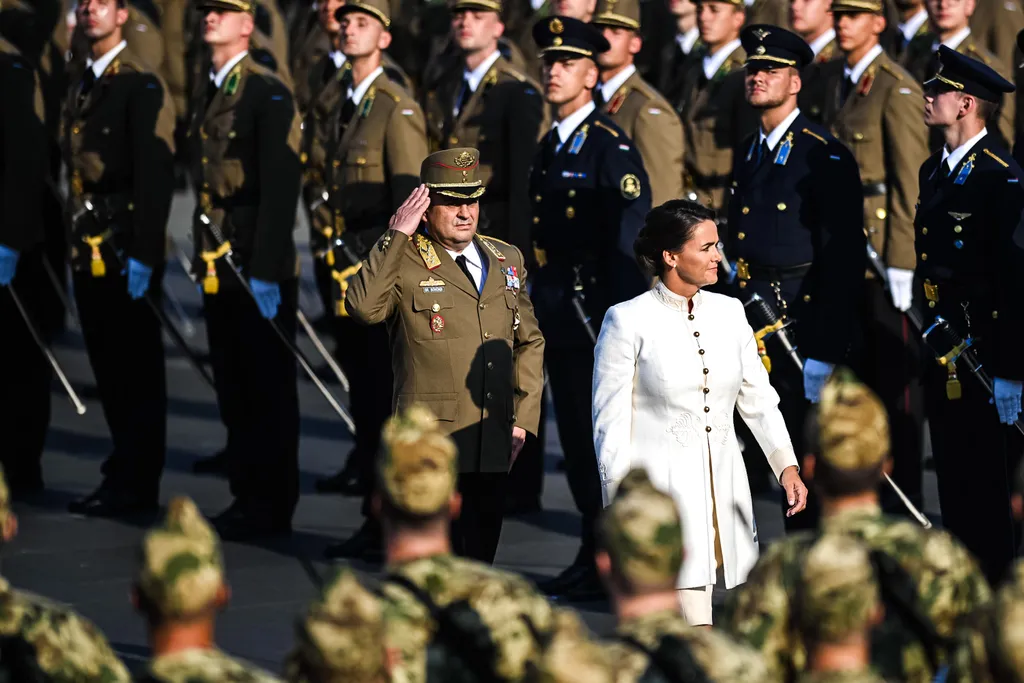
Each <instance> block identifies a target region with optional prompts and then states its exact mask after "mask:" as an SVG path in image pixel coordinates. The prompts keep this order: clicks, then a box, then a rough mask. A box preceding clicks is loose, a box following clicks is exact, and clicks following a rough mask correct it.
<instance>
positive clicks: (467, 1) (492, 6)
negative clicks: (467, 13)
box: [451, 0, 503, 14]
mask: <svg viewBox="0 0 1024 683" xmlns="http://www.w3.org/2000/svg"><path fill="white" fill-rule="evenodd" d="M463 9H475V10H484V11H485V12H487V11H490V12H497V13H498V14H501V12H502V9H503V8H502V6H501V2H499V1H498V0H455V2H453V3H452V5H451V10H452V12H458V11H459V10H463Z"/></svg>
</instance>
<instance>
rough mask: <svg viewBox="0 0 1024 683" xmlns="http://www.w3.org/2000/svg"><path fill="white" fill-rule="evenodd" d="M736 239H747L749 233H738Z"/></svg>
mask: <svg viewBox="0 0 1024 683" xmlns="http://www.w3.org/2000/svg"><path fill="white" fill-rule="evenodd" d="M736 239H738V240H745V239H747V233H745V232H740V233H736Z"/></svg>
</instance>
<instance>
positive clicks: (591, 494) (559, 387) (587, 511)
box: [544, 345, 601, 560]
mask: <svg viewBox="0 0 1024 683" xmlns="http://www.w3.org/2000/svg"><path fill="white" fill-rule="evenodd" d="M544 365H545V366H546V368H547V371H548V381H549V382H550V383H551V395H552V401H553V403H554V408H555V422H556V424H557V425H558V440H559V441H560V442H561V444H562V452H563V453H564V454H565V476H566V479H568V481H569V490H570V491H571V492H572V499H573V502H575V503H576V509H577V510H579V512H580V515H581V516H582V520H581V528H580V543H581V548H580V556H581V557H584V558H586V559H588V560H590V559H591V558H593V556H594V553H593V551H594V524H595V523H596V522H597V517H598V515H599V514H600V513H601V479H600V477H599V475H598V472H597V454H596V453H595V451H594V422H593V418H592V417H591V392H592V387H593V381H594V352H593V350H592V349H587V348H558V347H552V346H550V345H548V346H546V347H545V348H544Z"/></svg>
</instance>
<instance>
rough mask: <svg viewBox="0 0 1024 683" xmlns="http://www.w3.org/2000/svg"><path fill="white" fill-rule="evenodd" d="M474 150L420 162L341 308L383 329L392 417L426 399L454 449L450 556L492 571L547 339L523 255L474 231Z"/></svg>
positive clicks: (533, 413)
mask: <svg viewBox="0 0 1024 683" xmlns="http://www.w3.org/2000/svg"><path fill="white" fill-rule="evenodd" d="M479 154H480V153H479V152H478V151H477V150H475V149H472V148H456V149H451V150H447V151H443V152H436V153H434V154H431V155H430V156H428V157H427V158H426V159H424V160H423V165H422V167H421V170H420V177H421V178H422V179H423V182H424V184H423V185H421V186H420V187H418V188H416V190H414V191H413V193H412V194H411V195H410V196H409V198H408V199H407V200H406V201H405V203H403V204H402V206H401V207H399V209H398V211H397V212H396V213H395V215H394V216H393V217H392V218H391V222H390V224H389V229H388V230H387V231H386V232H385V233H384V235H383V236H382V237H381V238H380V239H379V240H378V241H377V244H376V246H374V247H373V248H372V249H371V250H370V252H369V255H368V257H367V259H366V260H364V261H363V262H362V266H361V268H360V270H359V272H358V273H356V275H355V276H354V277H353V278H352V279H351V281H350V282H351V286H350V287H349V289H348V298H347V300H346V304H347V308H348V312H349V314H350V315H352V317H353V318H355V319H356V320H357V321H359V322H361V323H363V324H366V325H375V324H378V323H386V325H387V329H388V334H389V336H390V339H391V358H392V361H391V365H392V368H393V369H394V372H395V399H396V400H395V404H396V405H395V407H396V409H402V408H404V407H406V406H407V405H409V404H410V403H412V402H415V401H422V402H423V403H425V404H426V405H428V406H429V407H430V408H431V409H432V410H433V411H434V413H435V414H436V415H437V419H438V421H439V422H438V429H440V430H442V431H443V432H444V433H445V434H450V435H451V438H452V439H453V440H454V442H455V444H457V445H458V473H459V476H458V488H459V494H460V496H461V500H462V509H463V515H462V517H461V518H460V519H459V521H458V522H457V523H456V524H455V526H454V529H453V532H452V534H453V542H454V547H455V551H456V552H457V553H458V554H459V555H462V556H464V557H469V558H472V559H475V560H479V561H481V562H485V563H490V562H492V561H493V560H494V554H495V552H496V550H497V548H498V539H499V537H500V535H501V524H502V514H503V512H504V496H505V484H506V479H507V476H508V471H509V469H511V467H512V464H513V463H514V462H515V459H516V456H517V455H518V454H519V450H520V449H521V448H522V446H523V442H524V441H525V439H526V433H527V431H529V432H530V433H533V434H535V433H536V431H537V425H538V422H539V419H540V402H541V392H542V390H543V374H544V373H543V366H542V359H543V357H544V355H543V354H544V338H543V337H542V336H541V333H540V329H539V328H538V327H537V320H536V318H535V317H534V314H533V304H532V303H531V301H530V296H529V294H528V293H527V273H526V268H525V265H524V259H523V255H522V253H521V252H520V251H519V250H518V249H516V248H515V247H513V246H511V245H508V244H505V243H504V242H501V241H499V240H495V239H494V238H491V237H483V236H481V235H479V234H477V222H478V220H479V211H480V205H479V203H478V201H479V199H480V197H481V196H482V195H483V194H484V192H485V189H484V187H483V181H482V180H480V178H479V177H478V175H477V173H478V166H479V163H480V157H479ZM452 457H454V456H452Z"/></svg>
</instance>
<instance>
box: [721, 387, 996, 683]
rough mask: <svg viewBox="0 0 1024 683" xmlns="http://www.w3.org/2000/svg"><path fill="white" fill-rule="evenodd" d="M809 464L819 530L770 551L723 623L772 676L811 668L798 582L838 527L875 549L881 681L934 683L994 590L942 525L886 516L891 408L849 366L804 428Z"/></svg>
mask: <svg viewBox="0 0 1024 683" xmlns="http://www.w3.org/2000/svg"><path fill="white" fill-rule="evenodd" d="M803 441H804V443H805V444H806V449H805V453H806V457H805V458H804V469H805V472H806V473H807V475H808V478H809V479H810V481H811V482H813V485H814V487H815V489H816V491H817V493H818V495H819V497H820V499H821V506H822V518H821V524H820V529H818V530H816V531H814V532H809V531H808V532H801V533H797V534H790V535H788V536H786V537H785V538H783V539H781V540H779V541H776V542H775V543H773V544H772V545H771V546H769V548H768V549H767V552H763V553H762V554H761V556H760V557H759V558H758V560H757V564H756V565H754V568H753V569H752V570H751V572H750V574H749V575H748V577H747V582H746V583H744V584H743V585H742V586H739V587H738V588H737V589H736V590H735V591H733V592H732V593H731V594H730V595H729V598H728V600H727V602H726V608H725V619H724V621H723V625H724V628H725V630H726V631H727V632H729V633H730V634H732V635H733V636H735V637H737V638H739V639H740V640H741V641H743V642H745V643H748V644H749V645H750V646H752V647H753V648H754V649H755V650H757V651H759V652H760V653H761V655H762V656H763V657H764V659H765V662H767V664H768V669H769V673H770V674H771V676H772V678H773V679H774V680H783V681H791V680H794V678H796V677H798V676H799V675H800V674H801V673H802V672H804V671H806V670H807V668H808V666H809V661H808V654H809V648H810V646H811V645H813V643H811V642H809V636H811V637H813V634H812V633H808V632H807V631H806V630H802V629H799V628H795V627H794V626H795V620H796V619H798V617H799V613H800V610H801V607H802V606H801V603H800V600H799V596H800V592H799V590H798V589H797V584H798V582H799V581H800V577H801V574H802V573H803V572H804V571H805V568H806V567H807V566H808V563H809V562H811V561H812V556H813V547H814V543H815V541H816V540H818V539H820V538H822V537H823V536H825V535H831V534H840V535H843V536H848V537H852V538H853V539H855V540H857V541H859V542H861V543H864V544H865V545H867V546H868V548H869V550H870V551H871V553H872V555H874V556H875V558H876V561H875V562H874V564H875V566H876V574H875V578H876V580H877V581H879V582H880V584H881V585H880V588H881V590H882V595H883V596H884V600H885V605H884V606H885V621H884V622H882V623H880V624H878V625H877V626H876V627H875V628H874V629H873V633H872V636H873V637H872V643H873V647H872V651H871V664H872V665H873V666H874V667H875V669H876V670H877V671H878V673H879V674H880V675H881V676H882V678H883V679H884V680H889V681H894V680H899V681H911V682H913V683H927V681H931V680H933V679H934V676H935V675H936V673H937V671H938V669H941V668H942V667H944V666H945V665H946V664H948V663H949V654H950V648H951V645H952V642H951V640H950V637H951V636H952V635H953V633H954V630H955V629H956V627H957V625H958V623H960V622H961V621H962V620H963V619H964V617H966V616H967V615H969V614H970V613H972V612H973V611H975V610H976V609H978V608H979V607H983V606H984V605H986V604H988V602H989V601H990V600H991V597H992V596H991V590H990V589H989V585H988V582H987V581H985V577H984V576H982V574H981V571H980V570H979V568H978V565H977V562H976V561H975V560H974V558H973V557H972V556H971V554H970V553H969V552H968V551H967V549H966V548H965V547H963V546H962V545H961V544H960V543H959V542H958V541H957V540H956V539H955V538H953V537H952V536H951V535H950V534H949V533H947V532H945V531H941V530H938V529H926V528H924V527H922V526H921V525H920V524H919V523H917V522H915V521H911V520H908V519H904V518H901V517H889V516H887V515H885V514H883V513H882V509H881V506H880V504H879V496H878V492H877V490H878V487H879V486H880V485H881V484H882V478H883V476H884V474H885V473H886V472H887V471H888V470H889V467H890V462H889V461H888V456H889V452H890V450H889V446H890V442H889V425H888V421H887V418H886V411H885V408H884V406H882V403H881V401H879V400H878V397H876V396H875V395H874V394H873V393H872V392H871V390H870V389H868V388H867V387H866V386H864V385H863V384H861V383H860V382H859V381H857V379H856V378H855V377H854V375H853V373H852V372H850V371H849V370H847V369H845V368H840V369H838V370H837V371H836V373H835V374H834V376H833V377H831V378H830V379H829V381H828V382H827V383H826V385H825V388H824V389H823V390H822V398H821V402H820V404H819V405H818V406H816V407H815V408H813V409H812V412H811V414H810V416H809V418H808V421H807V424H806V425H805V432H804V439H803Z"/></svg>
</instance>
